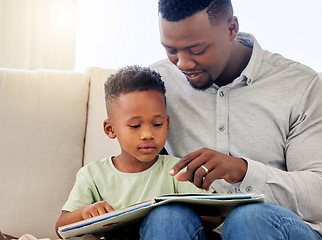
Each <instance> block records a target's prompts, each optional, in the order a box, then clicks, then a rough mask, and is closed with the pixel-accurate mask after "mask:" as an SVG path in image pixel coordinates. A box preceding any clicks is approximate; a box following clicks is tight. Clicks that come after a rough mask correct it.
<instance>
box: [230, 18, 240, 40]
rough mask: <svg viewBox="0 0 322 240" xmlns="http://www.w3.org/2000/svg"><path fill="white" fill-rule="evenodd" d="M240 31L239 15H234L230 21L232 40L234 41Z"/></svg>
mask: <svg viewBox="0 0 322 240" xmlns="http://www.w3.org/2000/svg"><path fill="white" fill-rule="evenodd" d="M238 31H239V23H238V19H237V17H235V16H232V18H231V19H230V21H229V32H230V39H231V41H233V40H234V39H235V38H236V36H237V33H238Z"/></svg>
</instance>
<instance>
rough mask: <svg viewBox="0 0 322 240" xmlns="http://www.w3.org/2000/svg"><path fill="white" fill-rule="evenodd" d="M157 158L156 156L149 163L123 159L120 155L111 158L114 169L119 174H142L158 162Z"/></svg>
mask: <svg viewBox="0 0 322 240" xmlns="http://www.w3.org/2000/svg"><path fill="white" fill-rule="evenodd" d="M158 158H159V156H156V157H155V158H154V159H153V160H151V161H149V162H142V161H139V160H137V159H134V158H133V159H132V160H130V159H125V158H124V157H123V156H122V155H118V156H116V157H113V158H112V163H113V165H114V167H115V168H116V169H117V170H119V171H120V172H124V173H138V172H143V171H145V170H147V169H149V168H150V167H152V165H153V164H154V163H155V162H156V161H157V160H158Z"/></svg>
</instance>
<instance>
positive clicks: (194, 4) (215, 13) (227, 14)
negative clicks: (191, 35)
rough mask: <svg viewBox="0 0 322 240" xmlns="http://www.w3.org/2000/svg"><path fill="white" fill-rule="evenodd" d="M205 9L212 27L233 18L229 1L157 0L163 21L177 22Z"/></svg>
mask: <svg viewBox="0 0 322 240" xmlns="http://www.w3.org/2000/svg"><path fill="white" fill-rule="evenodd" d="M205 9H206V12H207V14H208V17H209V21H210V23H211V24H213V25H214V24H215V23H216V22H220V21H223V20H229V19H230V18H231V17H232V16H233V7H232V4H231V1H230V0H159V9H158V10H159V14H161V16H162V18H164V19H165V20H167V21H169V22H178V21H181V20H183V19H185V18H187V17H191V16H192V15H194V14H196V13H198V12H200V11H203V10H205Z"/></svg>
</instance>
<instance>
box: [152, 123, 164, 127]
mask: <svg viewBox="0 0 322 240" xmlns="http://www.w3.org/2000/svg"><path fill="white" fill-rule="evenodd" d="M162 125H163V123H155V124H153V126H155V127H161V126H162Z"/></svg>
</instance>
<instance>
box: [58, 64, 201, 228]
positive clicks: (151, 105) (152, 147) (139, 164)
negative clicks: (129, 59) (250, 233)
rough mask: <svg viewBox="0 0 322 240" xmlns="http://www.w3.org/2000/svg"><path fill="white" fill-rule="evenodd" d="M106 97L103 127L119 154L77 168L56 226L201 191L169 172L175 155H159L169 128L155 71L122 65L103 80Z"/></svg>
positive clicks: (174, 161) (159, 82)
mask: <svg viewBox="0 0 322 240" xmlns="http://www.w3.org/2000/svg"><path fill="white" fill-rule="evenodd" d="M105 101H106V109H107V115H108V119H106V120H105V121H104V132H105V133H106V135H107V136H108V137H109V138H112V139H114V138H117V140H118V141H119V143H120V146H121V153H120V155H118V156H112V157H107V158H105V159H103V160H101V161H96V162H93V163H90V164H88V165H86V166H84V167H83V168H82V169H80V170H79V172H78V174H77V178H76V182H75V185H74V187H73V189H72V191H71V193H70V196H69V198H68V200H67V202H66V203H65V205H64V206H63V208H62V213H61V215H60V217H59V219H58V221H57V223H56V230H57V229H58V227H60V226H63V225H67V224H70V223H73V222H77V221H80V220H83V219H88V218H91V217H95V216H98V215H101V214H104V213H106V212H111V211H113V210H117V209H120V208H123V207H126V206H129V205H131V204H134V203H138V202H142V201H145V200H149V199H152V198H153V197H155V196H158V195H162V194H171V193H197V192H205V191H204V190H201V189H198V188H197V187H195V186H194V185H193V184H191V183H190V182H179V181H177V180H176V178H175V177H173V176H170V175H169V171H170V169H171V168H172V166H173V165H174V164H175V163H176V162H177V160H178V159H177V158H175V157H173V156H166V155H158V153H159V152H160V151H161V150H162V148H163V146H164V144H165V141H166V138H167V134H168V130H169V116H168V115H167V111H166V99H165V87H164V83H163V81H162V80H161V76H160V75H159V74H158V73H156V72H154V71H153V70H150V69H149V68H143V67H138V66H131V67H125V68H122V69H120V70H119V71H118V72H117V73H116V74H114V75H111V76H110V77H109V78H108V79H107V81H106V82H105Z"/></svg>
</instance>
